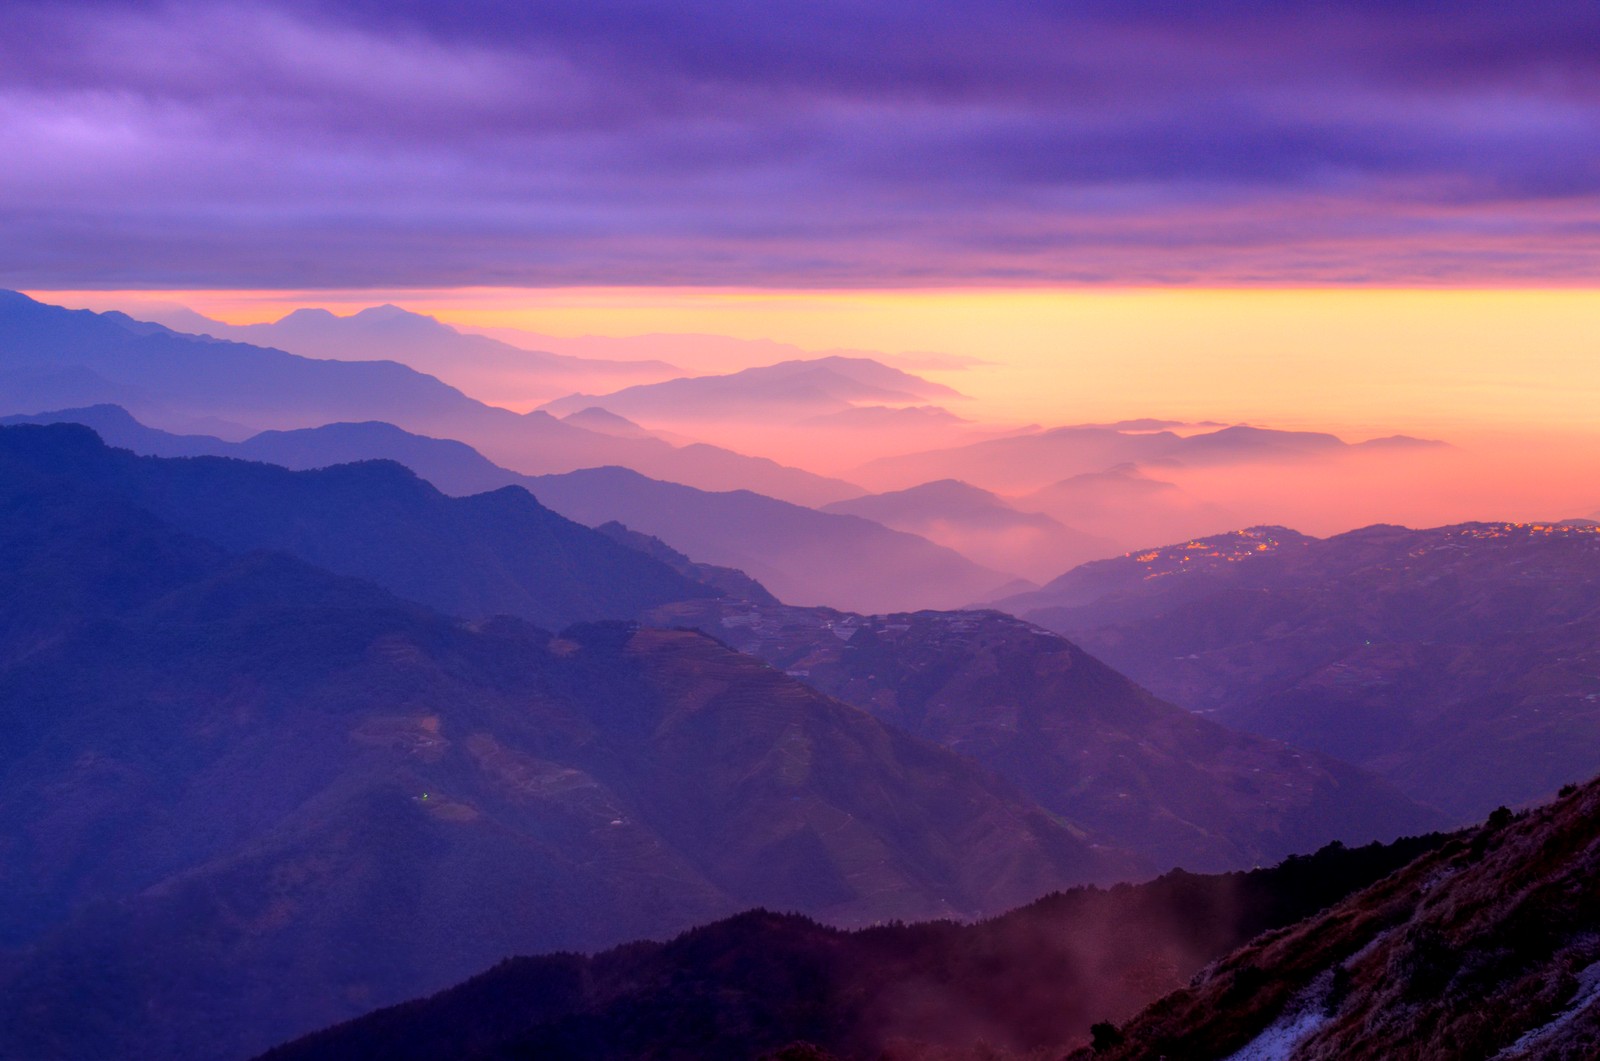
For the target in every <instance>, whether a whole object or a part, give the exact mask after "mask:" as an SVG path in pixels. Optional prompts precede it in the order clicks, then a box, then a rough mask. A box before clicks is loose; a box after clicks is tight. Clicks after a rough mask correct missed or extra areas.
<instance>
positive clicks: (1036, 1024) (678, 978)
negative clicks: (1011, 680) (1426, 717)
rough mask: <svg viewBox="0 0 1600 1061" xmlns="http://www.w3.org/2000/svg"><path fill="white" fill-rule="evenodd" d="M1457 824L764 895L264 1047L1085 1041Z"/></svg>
mask: <svg viewBox="0 0 1600 1061" xmlns="http://www.w3.org/2000/svg"><path fill="white" fill-rule="evenodd" d="M1443 840H1444V838H1443V837H1438V836H1433V837H1427V838H1422V839H1418V840H1412V841H1406V842H1403V843H1397V844H1394V845H1390V846H1388V847H1379V846H1378V845H1373V846H1372V847H1369V848H1364V849H1361V850H1345V849H1342V848H1328V849H1325V850H1323V851H1320V852H1318V853H1317V854H1316V855H1315V856H1313V857H1306V858H1296V859H1292V860H1290V861H1288V862H1286V863H1284V864H1283V865H1280V866H1278V867H1275V868H1273V869H1267V870H1255V871H1253V872H1250V873H1236V874H1229V875H1226V876H1218V877H1204V876H1196V875H1193V874H1187V873H1173V874H1170V875H1168V876H1165V877H1162V878H1161V879H1159V880H1156V881H1152V882H1150V883H1148V884H1141V885H1137V886H1133V887H1126V886H1124V887H1119V888H1116V889H1113V890H1110V891H1101V890H1099V889H1081V890H1076V891H1072V892H1067V893H1064V894H1059V895H1053V896H1050V897H1048V898H1046V899H1043V900H1041V901H1039V902H1037V903H1034V904H1032V905H1030V906H1027V907H1024V908H1022V909H1019V910H1016V911H1013V912H1011V913H1009V914H1006V915H1005V916H1003V917H999V918H996V919H994V920H992V921H987V922H984V923H982V924H977V925H956V924H951V923H948V922H946V923H936V924H920V925H889V926H883V927H878V928H872V929H866V930H862V931H858V932H840V931H838V930H837V929H832V928H828V927H825V926H823V925H819V924H817V923H816V922H814V921H810V920H807V919H805V918H801V917H796V916H794V915H783V914H776V913H770V912H766V911H756V912H752V913H748V914H743V915H741V916H739V917H736V918H733V919H731V920H728V921H723V922H719V923H717V924H714V925H708V926H706V927H704V928H700V929H696V930H695V931H693V932H689V933H686V934H684V935H683V936H681V937H679V938H677V939H674V940H672V941H670V942H667V943H644V944H634V945H632V946H628V947H623V948H619V949H617V950H613V951H608V952H606V953H604V954H599V955H596V956H594V957H593V958H585V957H579V956H577V955H570V954H562V955H548V956H544V957H536V958H518V959H515V960H513V961H508V962H505V963H503V964H501V965H499V966H497V967H496V968H494V969H492V970H490V971H488V972H485V973H483V974H482V975H480V976H478V977H475V978H474V979H472V980H470V981H468V982H467V983H464V984H462V985H460V986H459V987H456V988H453V989H451V990H449V991H446V992H443V993H441V994H439V995H436V996H434V997H432V998H429V999H423V1000H419V1001H416V1002H412V1003H409V1004H406V1005H403V1006H396V1007H393V1008H391V1009H387V1010H383V1011H381V1012H378V1013H374V1014H372V1015H371V1016H368V1017H365V1018H362V1019H361V1020H358V1021H353V1022H351V1023H349V1024H347V1025H344V1026H342V1027H339V1028H334V1029H330V1030H328V1031H325V1032H322V1033H320V1034H317V1035H313V1036H309V1037H307V1038H305V1039H303V1040H301V1041H299V1042H296V1043H292V1044H289V1045H287V1046H284V1047H282V1048H280V1049H277V1050H273V1051H271V1052H270V1053H268V1054H267V1055H265V1058H264V1059H263V1061H267V1059H270V1061H333V1059H336V1058H348V1057H384V1058H388V1059H392V1061H423V1059H430V1058H438V1057H452V1058H461V1059H464V1061H465V1059H487V1058H505V1057H516V1056H524V1057H526V1056H534V1057H540V1058H550V1059H568V1058H570V1059H573V1061H577V1059H580V1058H581V1059H584V1061H606V1059H617V1061H622V1059H625V1058H638V1057H662V1058H689V1057H694V1058H707V1059H720V1058H726V1059H729V1061H745V1059H750V1058H756V1057H762V1056H777V1057H792V1058H796V1059H800V1058H809V1059H813V1061H815V1059H818V1058H826V1057H833V1058H841V1059H854V1058H874V1059H876V1058H892V1059H903V1061H909V1059H913V1058H947V1057H958V1056H960V1057H988V1058H1001V1057H1016V1056H1021V1057H1036V1056H1051V1055H1050V1054H1048V1053H1043V1051H1047V1050H1050V1049H1051V1048H1054V1050H1055V1051H1056V1052H1058V1053H1059V1051H1060V1050H1061V1049H1063V1048H1067V1047H1071V1046H1075V1045H1077V1044H1079V1043H1082V1042H1086V1041H1088V1039H1089V1037H1090V1028H1091V1026H1092V1025H1093V1024H1094V1023H1096V1022H1099V1021H1105V1020H1107V1019H1108V1018H1109V1019H1116V1020H1123V1019H1125V1018H1126V1017H1127V1016H1128V1015H1130V1014H1131V1013H1132V1012H1133V1011H1134V1010H1135V1009H1137V1008H1138V1007H1139V1006H1140V1005H1142V1004H1143V1003H1144V1002H1146V1001H1148V1000H1150V999H1152V998H1154V997H1156V996H1158V995H1160V994H1163V993H1165V992H1167V991H1169V990H1173V989H1176V988H1178V987H1181V986H1183V985H1184V984H1185V983H1186V982H1187V980H1188V978H1189V976H1190V975H1191V974H1192V973H1193V972H1195V971H1197V970H1198V969H1200V967H1201V966H1202V965H1204V964H1205V963H1206V962H1207V961H1209V960H1211V959H1213V958H1215V957H1216V956H1218V955H1219V954H1221V953H1223V952H1225V951H1227V950H1228V949H1230V948H1231V947H1233V946H1236V945H1237V944H1239V943H1241V942H1243V941H1244V940H1245V939H1247V938H1248V937H1250V936H1252V935H1255V934H1257V933H1259V932H1262V931H1265V930H1268V929H1273V928H1278V927H1280V926H1283V925H1287V924H1290V923H1292V922H1294V921H1295V920H1297V919H1299V918H1302V917H1305V916H1307V915H1309V914H1312V913H1315V912H1316V911H1318V910H1319V909H1321V908H1322V907H1324V906H1326V905H1328V904H1330V903H1333V902H1336V901H1338V900H1339V899H1341V898H1343V897H1344V896H1345V895H1347V894H1348V893H1350V892H1351V891H1353V890H1355V889H1357V888H1360V887H1363V886H1366V885H1369V884H1370V883H1371V882H1373V881H1375V880H1377V879H1378V878H1380V877H1382V876H1383V875H1385V874H1387V873H1389V872H1391V871H1393V870H1395V869H1398V868H1400V867H1401V866H1403V865H1405V864H1406V863H1407V862H1409V861H1410V860H1412V859H1413V858H1415V857H1417V856H1418V855H1421V854H1423V853H1425V852H1427V851H1429V850H1431V849H1434V848H1437V847H1438V845H1439V844H1440V843H1441V842H1442V841H1443ZM802 1043H804V1044H805V1045H804V1046H802V1045H800V1044H802ZM785 1047H789V1051H788V1053H786V1054H785V1053H779V1051H782V1050H783V1049H784V1048H785ZM1177 1056H1182V1055H1177Z"/></svg>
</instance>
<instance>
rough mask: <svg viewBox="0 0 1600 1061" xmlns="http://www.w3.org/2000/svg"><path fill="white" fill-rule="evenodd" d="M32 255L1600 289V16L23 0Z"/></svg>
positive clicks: (247, 276)
mask: <svg viewBox="0 0 1600 1061" xmlns="http://www.w3.org/2000/svg"><path fill="white" fill-rule="evenodd" d="M0 142H3V143H5V144H7V145H8V151H7V154H8V156H9V157H8V161H7V164H6V165H5V166H4V167H0V245H3V246H5V247H6V248H8V253H7V254H6V255H5V257H4V260H3V261H0V283H6V284H10V285H12V286H31V287H58V288H60V287H87V286H117V287H130V286H151V287H282V286H293V287H317V286H329V287H333V286H339V287H400V286H413V285H427V286H450V285H517V284H612V283H616V284H632V283H651V284H663V283H664V284H672V283H691V284H694V283H715V284H752V285H771V286H809V285H825V286H858V285H866V286H871V285H912V286H915V285H922V284H943V283H1010V282H1035V281H1048V282H1061V281H1065V282H1089V283H1381V284H1409V283H1460V284H1478V283H1487V284H1497V283H1521V282H1527V283H1574V282H1594V281H1595V280H1600V253H1597V252H1600V5H1596V4H1594V3H1593V0H1582V2H1565V0H1559V2H1551V0H1545V2H1541V0H1529V2H1524V3H1520V4H1506V3H1503V2H1493V3H1487V2H1479V0H1453V2H1444V0H1427V2H1424V0H1399V2H1397V0H1383V2H1376V0H1365V2H1346V3H1341V4H1338V5H1330V4H1323V3H1303V4H1301V3H1282V2H1265V0H1258V2H1244V0H1218V2H1212V3H1207V4H1203V5H1197V4H1192V3H1178V2H1152V0H1089V2H1077V3H1067V2H1055V3H1046V2H1032V3H1028V2H1018V0H985V2H984V3H977V2H975V0H874V2H871V3H864V2H861V0H852V2H844V0H810V2H807V3H803V4H801V3H788V2H781V0H764V2H763V0H722V2H715V0H706V2H690V0H633V2H622V0H546V2H541V3H535V4H529V3H525V2H514V0H475V2H462V3H455V4H449V5H442V4H437V3H433V2H424V0H399V2H395V0H388V2H381V3H380V2H377V0H372V2H367V0H298V2H297V0H278V2H265V3H257V4H231V3H230V4H216V3H197V2H172V3H142V2H137V0H128V2H109V0H108V2H92V0H77V2H74V3H70V4H63V3H60V2H59V0H55V2H51V3H37V2H34V0H11V2H10V3H8V4H7V5H5V7H4V10H3V11H0Z"/></svg>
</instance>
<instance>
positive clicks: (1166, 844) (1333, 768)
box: [649, 599, 1444, 870]
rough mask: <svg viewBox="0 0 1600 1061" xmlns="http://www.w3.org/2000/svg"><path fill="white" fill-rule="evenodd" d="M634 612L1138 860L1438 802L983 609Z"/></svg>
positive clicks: (1194, 865)
mask: <svg viewBox="0 0 1600 1061" xmlns="http://www.w3.org/2000/svg"><path fill="white" fill-rule="evenodd" d="M649 618H650V620H651V621H652V622H654V623H657V624H660V625H664V626H692V627H695V628H697V629H700V630H703V631H705V632H707V633H709V634H711V635H712V636H715V637H717V638H718V639H720V640H722V641H724V642H726V643H727V644H729V645H731V646H733V647H734V648H737V649H739V650H740V651H741V652H744V653H746V654H748V655H751V656H755V657H757V658H759V659H763V660H766V661H767V662H769V663H771V664H772V665H773V666H774V667H779V668H782V669H783V670H784V671H786V672H787V673H789V674H790V675H793V676H794V677H796V678H799V679H800V680H801V681H804V682H806V683H807V684H809V685H811V686H812V687H814V688H816V689H818V690H821V691H822V692H825V693H827V694H828V695H830V696H835V697H838V698H839V699H841V700H843V701H845V702H846V703H850V704H854V705H856V706H857V707H860V708H861V709H862V710H865V711H868V712H871V713H872V714H873V715H875V716H877V717H878V718H879V719H881V720H883V721H884V722H887V723H889V724H890V725H893V726H895V727H897V728H899V729H902V730H905V731H907V732H910V733H913V734H916V735H917V736H920V737H922V738H924V739H927V740H930V741H934V742H936V743H939V744H941V745H944V746H945V747H947V748H950V749H952V750H954V751H958V752H960V753H961V754H962V755H964V756H967V757H969V758H971V759H973V760H975V761H977V762H979V763H982V764H983V765H985V766H987V767H988V768H990V769H991V770H993V771H994V772H995V773H996V774H998V775H1000V776H1002V777H1004V778H1006V779H1007V780H1008V781H1010V782H1011V783H1013V784H1014V785H1016V786H1017V787H1018V788H1019V789H1020V790H1021V791H1023V792H1025V793H1027V794H1028V795H1029V796H1030V797H1031V798H1033V799H1034V800H1036V801H1037V802H1038V803H1039V805H1040V806H1042V807H1044V808H1046V809H1047V810H1049V811H1050V812H1051V813H1054V814H1057V815H1059V816H1061V818H1062V819H1063V820H1066V821H1070V822H1073V823H1075V824H1076V825H1077V826H1079V827H1081V828H1083V829H1086V830H1087V831H1089V832H1090V833H1093V834H1095V835H1100V836H1104V837H1107V838H1114V839H1115V842H1116V843H1117V844H1118V845H1119V846H1120V847H1123V848H1125V849H1128V850H1131V851H1133V852H1135V853H1137V854H1138V855H1139V856H1140V857H1141V858H1143V859H1144V860H1145V863H1146V864H1147V865H1148V866H1150V867H1152V868H1153V869H1156V870H1160V869H1166V868H1169V867H1171V866H1183V867H1185V868H1188V869H1208V870H1209V869H1234V868H1238V867H1240V866H1252V865H1259V864H1263V863H1267V862H1271V861H1274V860H1276V859H1279V858H1282V857H1284V856H1286V855H1288V854H1291V853H1295V852H1301V851H1310V850H1314V849H1315V848H1317V847H1319V846H1321V845H1322V844H1324V843H1327V842H1328V841H1330V840H1334V839H1338V840H1345V841H1353V842H1363V841H1366V840H1370V839H1383V840H1387V839H1391V838H1393V837H1395V836H1399V835H1402V834H1405V833H1410V832H1418V831H1422V830H1426V829H1431V828H1435V827H1437V826H1438V825H1440V824H1441V823H1442V822H1443V820H1444V819H1443V818H1442V817H1441V816H1440V815H1438V814H1437V812H1434V811H1431V810H1428V809H1425V808H1423V807H1420V806H1418V805H1416V804H1415V803H1413V802H1411V801H1410V800H1408V799H1406V798H1404V797H1403V796H1401V795H1400V794H1399V793H1398V792H1397V791H1395V790H1394V789H1393V788H1391V787H1390V786H1388V785H1386V784H1383V783H1381V782H1378V781H1376V780H1375V779H1373V778H1372V777H1371V776H1370V775H1368V774H1365V773H1363V772H1362V771H1360V770H1355V769H1352V768H1351V767H1349V766H1347V765H1345V764H1343V763H1339V762H1336V761H1334V760H1332V759H1329V758H1328V757H1326V756H1322V755H1316V754H1313V753H1310V752H1302V751H1300V750H1298V749H1295V748H1292V747H1289V746H1286V745H1284V744H1280V743H1278V742H1276V741H1269V740H1260V739H1258V738H1253V737H1250V736H1246V735H1244V734H1240V733H1237V732H1233V731H1230V730H1227V729H1224V728H1222V727H1221V726H1218V725H1216V724H1215V723H1212V722H1209V721H1207V720H1205V719H1203V718H1199V717H1197V716H1195V715H1194V714H1193V713H1191V712H1187V711H1184V710H1183V709H1181V708H1178V707H1175V706H1173V705H1172V704H1168V703H1164V702H1162V701H1160V700H1158V699H1156V698H1155V697H1153V696H1151V695H1150V694H1149V693H1147V692H1145V691H1144V690H1143V689H1141V688H1139V687H1138V686H1136V685H1134V684H1133V683H1132V682H1130V681H1129V680H1128V679H1126V678H1124V677H1123V676H1122V675H1120V674H1118V673H1117V672H1116V671H1113V670H1112V669H1111V668H1109V667H1107V666H1105V665H1104V664H1102V663H1100V662H1099V661H1098V660H1096V659H1094V658H1093V657H1091V656H1089V655H1088V654H1086V653H1085V652H1083V651H1082V650H1081V649H1079V648H1078V647H1077V646H1075V645H1073V644H1072V643H1071V642H1069V641H1067V640H1066V639H1064V638H1061V637H1059V636H1055V635H1052V634H1050V633H1049V632H1047V631H1045V630H1042V629H1040V628H1038V627H1036V626H1032V625H1030V624H1027V623H1023V622H1019V621H1017V620H1016V619H1013V618H1012V617H1010V616H1008V615H1003V614H1000V613H997V612H920V613H915V614H901V615H887V616H884V615H879V616H862V615H853V614H849V613H844V612H837V611H833V610H831V609H826V608H796V607H789V606H783V605H770V604H766V605H764V604H759V603H755V602H747V601H740V600H737V599H720V600H712V599H706V600H701V601H689V602H684V603H682V604H677V605H667V606H664V607H662V608H658V609H656V610H655V611H653V612H651V613H650V615H649Z"/></svg>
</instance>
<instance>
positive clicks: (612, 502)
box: [0, 406, 1017, 614]
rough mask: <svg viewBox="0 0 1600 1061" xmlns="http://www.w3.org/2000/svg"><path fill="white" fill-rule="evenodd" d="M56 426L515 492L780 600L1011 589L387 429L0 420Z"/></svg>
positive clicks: (842, 601) (729, 495)
mask: <svg viewBox="0 0 1600 1061" xmlns="http://www.w3.org/2000/svg"><path fill="white" fill-rule="evenodd" d="M62 422H70V423H83V424H87V425H89V426H90V427H92V428H94V429H95V431H97V432H98V433H100V434H101V435H102V436H103V437H104V438H106V440H107V441H109V442H111V443H112V444H113V445H117V446H122V447H126V448H129V449H132V450H134V451H135V452H138V453H142V454H149V455H158V456H197V455H200V454H212V455H220V456H232V457H240V458H244V459H248V460H257V461H268V462H271V463H274V464H281V465H284V466H285V467H289V468H297V469H311V468H325V467H328V466H330V465H334V464H339V463H346V462H351V461H361V460H393V461H398V462H400V463H402V464H404V465H406V466H407V467H408V468H411V469H412V470H413V471H415V472H416V473H417V474H418V475H420V476H422V477H423V478H424V479H426V480H428V481H429V482H431V483H432V484H433V485H434V486H436V487H438V488H439V489H440V490H443V491H445V492H446V493H450V494H457V495H467V494H475V493H480V492H484V491H490V490H497V489H501V488H503V487H506V486H513V485H514V486H519V487H522V488H525V489H527V490H530V491H532V492H533V493H534V494H535V495H536V496H537V497H538V498H539V499H540V500H541V501H542V502H543V503H544V504H546V505H548V506H550V507H551V508H552V509H553V510H555V511H557V512H560V513H561V514H563V515H565V516H567V517H569V518H570V519H574V520H576V521H578V522H580V523H584V524H588V525H590V526H599V525H600V524H603V523H609V522H621V523H623V524H625V525H627V526H628V527H630V528H632V529H634V530H637V531H640V532H642V533H645V534H648V535H651V536H654V537H658V538H660V539H662V540H663V541H664V542H666V543H667V544H668V545H670V546H671V547H672V548H674V549H676V550H678V551H680V552H683V553H685V554H688V555H689V556H692V557H694V558H695V559H697V560H700V561H703V562H708V563H712V564H717V565H720V566H725V567H734V568H739V569H741V570H744V571H747V572H749V573H750V574H751V575H753V576H754V577H757V578H758V579H760V580H761V581H762V582H763V583H765V584H766V585H767V586H768V587H769V588H770V589H771V590H772V591H773V592H775V593H777V594H778V595H779V596H781V597H783V598H784V599H787V600H792V601H799V602H813V601H815V602H822V601H827V602H830V603H835V604H839V605H842V606H845V607H850V608H857V609H860V610H862V611H890V610H897V609H905V608H925V607H946V608H949V607H959V606H960V605H963V604H966V603H967V602H969V601H973V600H979V599H987V598H989V597H993V596H996V595H998V594H999V593H1001V592H1005V591H1006V590H1007V587H1010V589H1011V590H1013V591H1014V590H1015V589H1016V588H1017V586H1016V585H1015V583H1016V579H1015V578H1014V576H1011V575H1009V574H1005V573H1002V572H997V571H990V570H987V569H985V568H983V567H980V566H979V565H977V564H975V563H973V562H972V561H971V560H969V559H967V558H966V557H965V556H963V555H960V554H958V553H956V552H954V551H952V550H950V549H948V548H944V547H942V546H939V545H936V544H933V543H932V542H929V541H927V540H925V539H923V538H921V537H918V536H915V535H912V534H910V533H906V532H903V531H896V530H892V529H889V528H885V527H883V526H882V525H880V524H878V523H875V522H872V521H869V520H866V519H862V518H860V517H857V516H851V515H845V514H835V513H824V512H818V511H815V510H813V509H809V508H806V507H804V506H801V505H795V504H791V503H788V502H784V501H779V500H777V499H775V498H769V497H765V496H762V495H759V494H755V493H752V492H750V491H743V490H738V491H706V490H698V489H695V488H693V487H687V486H682V485H679V484H676V483H667V482H661V481H657V480H653V479H650V478H648V477H646V476H643V475H640V474H638V473H636V472H632V471H629V470H628V469H625V468H616V467H611V468H598V469H587V470H582V471H577V472H570V473H565V474H561V475H546V476H524V475H520V474H518V473H516V472H512V471H509V470H508V469H505V468H501V467H499V466H498V465H496V464H494V463H492V462H491V461H489V460H488V459H487V458H485V457H483V456H482V455H481V454H479V453H478V452H477V451H475V450H473V449H472V448H471V447H470V446H467V445H465V444H464V443H460V442H456V441H453V440H450V439H433V438H427V437H424V436H420V435H414V434H411V433H409V432H406V431H402V430H400V429H399V428H396V427H394V426H393V425H390V424H382V423H365V424H328V425H325V426H322V427H316V428H303V429H299V430H294V431H264V432H261V433H260V434H258V435H254V436H252V437H250V438H248V439H245V440H244V441H242V442H227V441H224V440H222V439H219V438H215V437H213V436H200V435H174V434H170V433H167V432H163V431H158V430H156V429H153V428H148V427H145V426H144V425H143V424H140V423H139V422H138V421H137V420H135V419H133V418H132V417H131V416H129V415H128V414H127V412H126V411H124V410H122V409H120V408H118V407H114V406H96V407H90V408H86V409H68V410H63V411H60V412H54V413H45V414H38V415H30V416H15V417H6V418H0V424H3V423H62ZM517 614H524V613H522V612H517Z"/></svg>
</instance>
